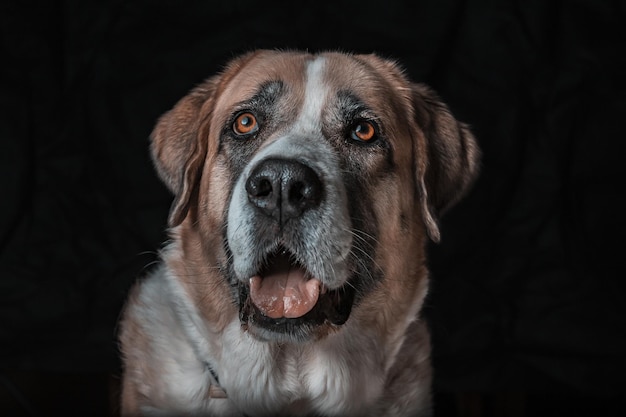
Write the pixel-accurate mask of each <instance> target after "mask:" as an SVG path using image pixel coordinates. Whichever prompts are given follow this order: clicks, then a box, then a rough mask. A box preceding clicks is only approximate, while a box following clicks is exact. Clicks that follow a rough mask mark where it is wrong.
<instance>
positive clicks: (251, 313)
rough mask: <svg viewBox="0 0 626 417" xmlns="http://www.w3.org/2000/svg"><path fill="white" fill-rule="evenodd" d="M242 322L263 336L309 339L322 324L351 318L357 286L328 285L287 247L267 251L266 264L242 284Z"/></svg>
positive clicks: (264, 337) (240, 286) (266, 337)
mask: <svg viewBox="0 0 626 417" xmlns="http://www.w3.org/2000/svg"><path fill="white" fill-rule="evenodd" d="M239 296H240V302H241V304H240V318H241V322H242V324H243V325H244V326H245V327H247V329H248V330H249V331H251V332H252V333H253V334H254V335H255V336H257V337H260V338H262V339H281V336H282V337H284V336H287V337H288V338H292V339H293V338H295V339H297V340H303V339H308V338H310V337H311V336H312V335H314V334H318V333H319V331H318V330H319V329H320V327H323V326H330V327H332V326H339V325H342V324H343V323H345V322H346V320H348V317H349V315H350V311H351V310H352V303H353V300H354V290H353V288H352V287H351V286H350V285H344V286H343V287H341V288H338V289H335V290H329V289H327V288H326V287H325V286H324V285H323V284H322V282H320V280H319V279H317V278H316V277H314V276H312V275H311V274H310V273H309V272H308V271H307V270H306V268H305V267H304V266H303V265H301V264H300V263H299V262H297V260H296V257H295V255H294V254H293V253H291V252H290V251H288V250H286V249H285V248H284V247H279V248H278V249H277V250H275V251H273V252H271V253H270V254H268V256H267V258H266V262H265V265H264V267H263V268H261V270H260V271H259V272H258V273H257V274H256V275H254V276H253V277H251V278H250V280H249V282H248V284H243V283H242V284H240V285H239Z"/></svg>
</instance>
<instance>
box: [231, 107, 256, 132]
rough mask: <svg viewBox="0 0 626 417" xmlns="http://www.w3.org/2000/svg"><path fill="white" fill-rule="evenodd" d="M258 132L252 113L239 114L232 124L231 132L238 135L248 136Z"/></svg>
mask: <svg viewBox="0 0 626 417" xmlns="http://www.w3.org/2000/svg"><path fill="white" fill-rule="evenodd" d="M257 130H259V125H258V123H257V121H256V117H254V115H253V114H252V113H249V112H245V113H241V114H240V115H239V116H237V118H236V119H235V122H234V123H233V131H234V132H235V133H236V134H238V135H249V134H251V133H254V132H256V131H257Z"/></svg>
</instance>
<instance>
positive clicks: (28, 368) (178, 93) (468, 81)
mask: <svg viewBox="0 0 626 417" xmlns="http://www.w3.org/2000/svg"><path fill="white" fill-rule="evenodd" d="M625 12H626V4H625V2H624V1H602V0H572V1H546V0H530V1H522V0H518V1H475V0H459V1H449V0H436V1H399V0H390V1H387V2H374V1H361V2H352V3H349V2H345V1H343V2H326V3H324V2H317V1H298V2H289V3H288V2H285V3H283V4H282V5H279V4H271V3H268V2H261V1H249V0H235V1H223V2H219V3H218V2H212V1H171V2H155V1H147V0H137V1H133V0H127V1H83V0H67V1H48V2H46V1H41V2H33V1H21V2H18V1H5V2H3V3H2V4H1V5H0V24H1V26H0V28H1V30H2V32H1V35H2V38H1V42H2V49H1V50H0V54H1V55H0V56H1V58H0V62H1V64H0V88H1V89H0V94H1V95H0V105H1V107H0V111H1V112H0V209H1V211H0V414H4V415H29V416H35V415H48V414H50V413H52V412H61V413H64V414H66V415H69V414H70V413H71V412H70V411H68V410H71V409H72V410H75V409H77V407H80V408H82V410H83V411H85V410H88V411H87V412H86V413H85V414H83V415H107V413H109V410H112V411H111V413H113V414H114V413H115V405H114V403H115V401H114V400H109V398H108V396H109V395H110V396H112V398H114V397H115V395H116V381H117V378H118V376H119V362H118V358H117V347H116V341H115V331H116V329H115V326H116V321H117V319H118V315H119V311H120V308H121V306H122V303H123V301H124V298H125V295H126V291H127V289H128V288H129V286H130V285H131V283H132V282H133V280H134V279H136V278H137V277H138V276H141V275H142V274H145V272H146V270H147V268H149V265H150V263H151V262H153V261H154V260H155V259H156V253H157V252H156V251H157V250H158V248H159V247H161V243H162V242H163V240H164V239H165V233H164V228H165V224H166V217H167V212H168V208H169V204H170V201H171V195H169V193H168V192H167V191H166V189H165V188H164V186H163V185H162V184H161V183H160V182H159V180H158V179H157V177H156V174H155V173H154V170H153V167H152V165H151V161H150V158H149V155H148V135H149V133H150V131H151V128H152V127H153V125H154V123H155V121H156V118H157V117H158V116H159V115H160V114H161V113H163V112H164V111H166V110H167V109H169V108H170V107H171V106H172V105H173V104H174V103H175V101H176V100H177V99H179V98H180V97H182V96H183V95H184V94H185V93H186V92H187V91H188V90H189V89H190V88H192V87H193V86H194V85H195V84H197V83H199V82H200V81H202V80H203V79H204V78H206V77H208V76H209V75H211V74H213V73H215V72H217V71H219V70H220V69H221V68H222V65H223V64H224V63H225V62H226V61H227V60H228V59H230V58H232V57H233V56H235V55H237V54H239V53H241V52H245V51H248V50H251V49H254V48H260V47H264V48H299V49H308V50H310V51H318V50H326V49H340V50H346V51H355V52H377V53H379V54H381V55H383V56H386V57H392V58H395V59H398V60H399V61H400V62H401V63H402V64H403V66H404V67H405V68H406V70H407V73H408V74H409V75H410V77H411V78H412V79H413V80H415V81H421V82H425V83H427V84H430V85H431V86H432V87H434V89H435V90H437V91H438V92H439V93H440V94H441V96H442V97H443V98H444V100H445V101H446V102H447V103H448V104H449V105H450V106H451V108H452V109H453V111H454V113H455V115H456V116H457V117H458V118H459V119H461V120H463V121H465V122H467V123H469V124H470V125H471V126H472V129H473V131H474V133H475V135H476V137H477V139H478V141H479V144H480V146H481V148H482V150H483V159H482V169H481V177H480V179H479V181H478V182H477V183H476V185H475V187H474V189H473V191H472V192H471V193H470V194H469V195H468V197H467V198H466V199H465V200H463V202H462V203H461V204H459V205H458V206H457V207H456V208H454V209H453V210H452V211H450V212H449V213H448V214H447V215H446V216H445V217H444V219H443V226H442V239H443V241H442V243H441V244H439V245H431V247H430V248H429V251H430V261H431V262H430V264H431V270H432V287H431V294H430V297H429V299H428V301H427V306H426V309H425V313H426V315H427V317H428V319H429V320H430V325H431V329H432V332H433V345H434V353H433V358H434V365H435V370H436V374H435V375H436V377H435V392H436V397H435V400H436V406H437V415H439V416H457V415H459V416H470V415H471V416H475V415H476V416H477V415H485V416H487V415H507V416H522V415H528V416H531V415H532V416H536V415H566V414H567V415H589V416H613V415H620V414H621V413H624V414H622V415H626V406H625V401H624V399H623V398H622V397H623V396H625V394H624V389H625V388H626V324H625V323H624V320H625V319H626V314H625V312H626V308H625V307H624V305H625V303H626V300H625V298H626V297H625V296H626V285H625V284H624V281H625V280H626V274H625V273H624V271H623V259H624V256H625V255H624V249H625V246H626V245H624V238H625V234H624V232H625V231H626V230H625V228H624V222H623V216H624V213H625V209H626V204H625V202H624V188H625V186H624V182H625V181H624V180H625V179H626V176H625V175H624V174H625V171H626V169H625V168H624V164H625V163H624V158H625V156H626V153H625V152H624V151H625V150H626V147H625V146H624V141H626V135H625V134H624V131H623V128H622V125H623V123H624V118H625V117H626V95H625V94H624V93H625V90H626V86H625V81H624V78H625V76H626V64H625V62H626V61H625V54H626V47H625V46H626V44H625V43H624V42H623V40H624V39H626V13H625ZM68 404H69V405H68ZM72 404H73V405H72ZM72 407H73V408H72ZM90 407H91V408H90ZM8 413H12V414H8Z"/></svg>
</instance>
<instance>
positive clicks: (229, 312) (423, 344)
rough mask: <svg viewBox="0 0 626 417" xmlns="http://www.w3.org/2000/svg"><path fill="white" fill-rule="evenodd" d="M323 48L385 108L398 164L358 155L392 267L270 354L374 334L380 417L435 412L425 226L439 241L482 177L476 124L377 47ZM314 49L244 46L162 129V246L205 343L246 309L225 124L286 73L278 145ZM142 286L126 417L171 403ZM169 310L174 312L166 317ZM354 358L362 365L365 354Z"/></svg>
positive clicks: (351, 87) (385, 260)
mask: <svg viewBox="0 0 626 417" xmlns="http://www.w3.org/2000/svg"><path fill="white" fill-rule="evenodd" d="M324 56H325V57H326V63H327V66H326V68H325V70H326V74H328V76H327V80H326V82H327V83H328V84H329V85H331V86H332V88H334V89H335V90H333V91H335V92H338V91H340V90H345V91H350V92H353V93H354V94H355V95H356V96H359V97H361V98H362V99H363V100H364V101H365V104H367V105H368V107H370V108H372V109H375V110H376V111H377V116H378V117H379V118H380V120H382V121H383V122H384V124H385V128H386V132H385V133H386V135H387V137H388V138H389V139H390V147H391V149H390V152H391V154H392V155H393V161H392V165H393V169H392V172H387V171H388V170H389V168H386V166H387V165H386V164H388V161H385V160H384V159H383V158H381V157H379V156H377V155H376V154H365V153H363V154H356V153H355V155H354V157H353V158H356V159H355V161H357V162H358V163H359V164H361V165H362V166H367V170H364V171H363V172H362V177H361V178H360V179H361V180H362V181H363V183H364V184H367V186H366V190H365V195H363V196H358V197H359V198H363V199H364V201H366V202H367V203H369V204H370V205H371V216H373V218H372V219H370V220H371V221H374V222H375V223H376V224H377V225H379V228H378V236H377V245H376V248H377V250H376V252H375V253H371V254H369V255H368V256H371V257H372V259H373V264H374V265H375V266H376V267H377V268H379V269H380V270H381V271H382V273H383V278H382V281H381V282H380V283H378V284H377V285H375V286H373V287H372V289H371V290H370V291H369V292H368V293H367V294H366V296H365V297H363V299H361V300H360V301H359V303H358V304H357V305H355V306H354V308H353V311H352V313H351V315H350V318H349V321H348V322H347V323H346V324H344V325H343V326H341V327H337V326H332V325H328V326H326V327H320V330H319V339H320V341H313V342H311V344H310V345H306V346H289V345H281V346H280V347H279V348H278V349H277V350H276V352H275V353H274V355H275V358H274V359H275V360H276V361H277V362H276V363H277V365H276V366H277V368H278V369H276V372H283V371H282V370H281V369H280V368H285V369H286V367H288V366H289V363H290V360H292V359H289V358H294V357H295V358H298V360H299V361H300V362H302V363H307V362H310V361H312V360H315V358H316V353H315V352H316V350H315V349H317V348H316V344H318V343H319V344H320V346H324V344H332V343H336V342H335V341H336V340H340V339H338V338H341V337H349V336H341V335H342V334H344V335H353V336H356V335H361V334H363V335H365V334H367V335H369V336H370V337H371V338H372V339H373V340H375V341H376V346H377V349H378V350H379V355H380V358H382V359H381V361H382V362H383V363H384V365H383V368H384V371H385V374H384V375H375V376H374V377H382V378H384V384H383V386H384V389H383V392H382V394H381V397H380V400H379V401H378V402H377V404H376V406H375V407H374V408H373V409H372V413H373V414H372V415H389V416H392V415H398V416H400V415H403V414H402V413H403V412H406V410H409V409H410V410H414V409H415V407H416V405H415V404H422V406H421V407H422V410H423V411H424V413H427V412H428V410H429V405H428V404H429V401H430V400H429V390H428V388H427V387H426V388H424V386H425V385H426V386H427V385H428V384H429V381H430V378H431V370H430V364H429V351H430V346H429V343H430V342H429V337H428V331H427V328H426V326H425V324H424V322H423V321H422V320H420V319H419V309H420V308H421V305H422V303H423V299H424V297H425V296H426V293H427V288H428V272H427V269H426V260H425V250H424V247H425V244H426V241H427V238H428V237H430V238H431V239H432V240H434V241H438V240H439V239H440V234H439V228H438V219H439V217H440V215H441V214H442V213H443V212H444V211H445V210H446V209H447V208H449V207H450V206H451V205H452V204H454V203H455V202H456V201H457V200H458V199H459V198H460V196H461V195H462V194H463V193H464V192H465V191H466V190H467V189H468V188H469V186H470V185H471V182H472V181H473V179H474V178H475V176H476V171H477V164H478V148H477V146H476V144H475V141H474V139H473V137H472V135H471V133H470V132H469V130H468V128H467V126H465V125H463V124H462V123H459V122H458V121H456V120H455V119H454V118H453V117H452V115H451V114H450V112H449V110H448V108H447V107H446V106H445V105H444V104H443V103H441V101H440V100H439V98H438V97H437V96H436V95H435V93H433V92H432V91H431V90H430V89H428V88H427V87H425V86H423V85H418V84H413V83H410V82H409V81H408V80H407V79H406V77H405V75H404V74H403V72H402V71H401V70H400V69H399V67H398V66H397V65H396V64H395V63H393V62H391V61H388V60H385V59H382V58H380V57H377V56H374V55H359V56H352V55H347V54H342V53H327V54H325V55H324ZM311 59H312V56H311V55H309V54H304V53H296V52H293V53H282V52H273V51H258V52H253V53H249V54H246V55H244V56H242V57H239V58H237V59H235V60H234V61H233V62H231V63H230V64H229V65H228V66H227V67H226V68H225V70H224V71H223V73H222V74H221V75H218V76H215V77H212V78H210V79H209V80H207V81H206V82H204V83H202V84H201V85H199V86H198V87H196V88H195V89H193V90H192V92H191V93H190V94H189V95H188V96H186V97H184V98H183V99H182V100H181V101H180V102H179V103H178V104H176V106H175V107H174V108H173V109H172V110H171V111H170V112H168V113H166V114H165V115H164V116H163V117H162V118H161V119H160V120H159V122H158V124H157V126H156V128H155V130H154V132H153V135H152V152H153V155H154V161H155V165H156V168H157V171H158V173H159V174H160V176H161V178H162V179H163V180H164V182H165V183H166V184H167V185H168V187H169V188H170V189H171V190H172V192H173V193H174V195H175V199H174V203H173V205H172V209H171V213H170V218H169V224H170V227H172V241H173V242H175V248H174V249H172V248H170V249H168V250H166V251H165V252H164V253H163V262H164V263H165V265H167V266H168V271H170V273H171V274H173V276H175V279H176V280H178V282H179V283H180V284H181V286H182V288H183V289H184V291H183V292H184V295H183V296H184V297H185V298H186V299H187V300H188V301H189V303H190V305H193V306H194V307H195V308H196V309H197V311H198V314H199V317H200V319H201V321H202V329H201V331H206V332H207V333H209V334H211V335H214V336H215V339H214V340H209V341H208V342H207V343H208V344H209V345H210V346H213V344H219V343H221V342H220V335H223V334H224V333H225V332H226V329H227V327H228V326H229V324H230V323H232V320H233V317H237V300H234V299H233V297H232V291H231V288H230V287H229V284H228V282H227V280H226V279H225V278H224V274H225V271H224V269H223V268H224V266H225V265H227V264H228V262H229V254H228V253H227V252H226V251H225V248H224V244H223V243H224V241H223V236H224V235H223V232H224V227H225V219H226V216H225V213H226V212H227V210H228V204H229V203H228V197H229V195H230V192H231V191H232V188H233V182H234V181H235V180H236V178H234V173H233V172H232V170H231V162H232V161H229V160H227V159H226V158H225V156H224V154H223V152H222V151H221V150H220V137H219V135H220V134H221V131H222V126H224V125H225V124H226V123H227V120H228V118H229V116H230V114H231V112H232V108H233V107H234V106H236V104H237V103H239V102H241V101H243V100H245V99H247V98H248V97H250V96H251V95H252V94H254V92H255V91H256V90H257V89H258V87H259V85H260V84H262V83H263V82H264V81H268V80H270V81H271V80H277V79H279V80H283V81H284V83H285V84H286V85H288V86H289V88H290V90H289V94H287V95H286V96H285V98H284V100H283V101H281V102H280V103H279V105H278V106H279V110H277V114H280V115H281V117H282V118H281V119H280V120H279V121H277V122H276V123H277V126H278V128H277V131H276V132H274V134H273V136H271V137H268V138H267V139H266V140H265V142H263V144H262V145H260V149H263V148H264V147H267V146H269V145H270V144H271V143H272V142H273V141H274V140H276V138H277V137H278V135H279V134H281V132H283V133H284V131H285V129H286V128H287V127H289V126H290V125H291V124H292V123H293V122H294V121H295V118H296V112H295V111H294V112H290V111H289V109H298V108H300V107H301V106H302V103H303V102H304V100H305V91H304V83H305V78H304V77H305V75H304V74H305V66H306V64H307V62H308V61H310V60H311ZM339 122H341V121H338V123H339ZM281 129H282V130H281ZM338 146H343V145H338ZM386 170H387V171H386ZM350 197H351V198H356V196H350ZM141 286H142V284H141V283H140V284H138V286H137V287H136V288H135V289H134V290H133V292H132V293H131V295H130V297H129V301H128V307H127V310H126V313H125V318H124V320H123V323H122V333H121V345H122V353H123V355H124V363H125V373H124V381H123V393H122V409H123V414H124V415H128V416H130V415H137V414H139V413H140V407H141V405H142V404H152V405H156V406H163V407H166V406H167V402H168V399H167V398H168V397H167V395H166V394H165V391H166V388H165V387H164V386H163V382H158V381H159V380H162V378H163V377H162V374H163V372H165V371H164V369H165V368H162V365H163V364H162V363H159V361H160V360H162V359H164V358H162V357H161V356H159V354H157V353H155V354H151V353H150V352H152V349H153V344H154V343H156V341H155V340H156V339H155V336H154V335H153V334H151V333H150V328H151V327H150V325H149V324H146V323H143V322H142V321H141V320H144V319H145V317H146V316H147V315H146V314H147V313H141V311H143V310H142V309H146V308H150V306H146V305H145V304H146V303H148V302H149V297H148V296H147V295H146V296H142V295H141V294H140V289H141ZM145 291H146V290H144V292H145ZM165 304H166V302H165V301H164V305H165ZM141 317H143V319H142V318H141ZM173 317H174V315H173V314H170V315H167V316H166V319H168V320H169V319H172V320H174V319H173ZM173 332H174V333H176V334H177V331H175V330H173ZM181 334H182V333H181ZM346 343H347V342H346ZM363 354H365V353H363ZM347 357H349V355H348V356H347ZM219 360H228V359H224V358H219ZM237 360H238V359H237V358H235V357H233V358H232V361H237ZM351 360H352V361H359V360H360V357H359V356H358V355H356V356H354V358H352V359H351ZM348 363H351V362H350V361H348ZM351 366H354V367H356V366H357V365H356V362H355V363H354V365H351ZM285 372H286V371H285ZM153 381H154V382H153ZM251 383H252V384H254V383H255V382H254V381H251ZM208 395H209V394H208V392H207V393H206V396H207V397H208ZM310 401H312V400H308V399H305V398H302V399H297V400H295V401H294V402H293V403H292V404H291V405H290V406H289V407H287V408H286V409H287V410H288V412H289V413H292V412H293V413H294V414H296V412H295V411H294V410H300V409H303V408H306V407H308V406H309V405H310Z"/></svg>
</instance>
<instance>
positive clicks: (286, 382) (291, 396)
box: [220, 324, 383, 416]
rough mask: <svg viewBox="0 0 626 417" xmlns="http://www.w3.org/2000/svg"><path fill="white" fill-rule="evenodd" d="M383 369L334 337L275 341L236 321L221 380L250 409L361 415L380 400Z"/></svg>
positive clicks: (236, 400) (226, 347)
mask: <svg viewBox="0 0 626 417" xmlns="http://www.w3.org/2000/svg"><path fill="white" fill-rule="evenodd" d="M377 368H378V366H377V365H376V363H374V361H373V358H372V355H362V354H360V352H347V351H346V350H345V349H341V350H340V349H338V346H335V344H334V343H332V341H330V342H325V343H323V344H319V345H316V346H315V347H311V346H278V345H272V344H268V343H262V342H258V341H256V340H254V339H253V338H251V337H249V336H248V335H247V334H245V333H242V332H241V329H240V327H239V325H238V324H236V325H234V326H231V327H230V328H229V329H228V331H227V332H226V333H225V334H224V345H223V351H222V358H221V361H220V382H221V383H222V384H223V388H224V389H225V390H226V392H227V393H228V397H229V399H230V400H231V401H233V402H234V403H236V404H238V406H239V407H240V408H241V409H244V410H249V412H254V413H259V414H267V415H279V414H281V413H284V412H285V411H287V413H288V414H289V415H307V414H312V413H316V414H324V415H336V414H337V413H339V415H345V416H348V415H351V414H357V415H361V414H362V409H363V407H364V406H366V405H367V400H366V399H371V400H375V399H376V398H378V397H379V395H380V392H381V391H382V385H383V382H382V370H379V369H377ZM378 371H380V372H378Z"/></svg>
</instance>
